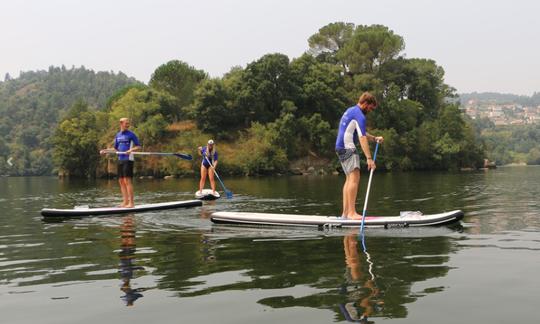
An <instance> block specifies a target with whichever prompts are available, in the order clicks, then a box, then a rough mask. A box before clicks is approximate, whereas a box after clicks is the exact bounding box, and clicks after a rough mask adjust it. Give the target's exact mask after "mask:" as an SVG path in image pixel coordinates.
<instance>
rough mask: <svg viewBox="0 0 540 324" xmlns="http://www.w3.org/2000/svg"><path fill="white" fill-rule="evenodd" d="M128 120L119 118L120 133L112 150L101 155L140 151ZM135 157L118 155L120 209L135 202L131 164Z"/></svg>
mask: <svg viewBox="0 0 540 324" xmlns="http://www.w3.org/2000/svg"><path fill="white" fill-rule="evenodd" d="M129 126H130V123H129V119H128V118H125V117H124V118H120V131H119V132H118V133H116V136H115V137H114V149H111V148H109V149H105V150H101V151H100V153H101V154H106V153H108V152H110V151H111V150H113V151H116V152H126V153H131V152H134V151H137V150H139V149H140V143H139V139H138V138H137V135H135V133H133V132H132V131H130V130H129ZM134 163H135V157H134V156H133V154H119V155H118V182H119V183H120V191H121V192H122V204H121V205H120V207H124V208H133V207H135V201H134V199H133V182H132V178H133V164H134Z"/></svg>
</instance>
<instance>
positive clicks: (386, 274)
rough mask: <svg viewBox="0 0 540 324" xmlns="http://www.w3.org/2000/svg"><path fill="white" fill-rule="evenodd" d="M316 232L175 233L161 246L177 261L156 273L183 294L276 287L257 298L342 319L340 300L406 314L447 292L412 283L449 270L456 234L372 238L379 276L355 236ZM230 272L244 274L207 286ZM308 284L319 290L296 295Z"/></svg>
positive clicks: (370, 311)
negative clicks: (263, 236)
mask: <svg viewBox="0 0 540 324" xmlns="http://www.w3.org/2000/svg"><path fill="white" fill-rule="evenodd" d="M203 237H204V236H203ZM318 238H319V239H306V240H266V241H264V240H253V239H252V238H231V239H226V240H215V239H203V240H201V236H196V235H193V236H191V235H188V236H182V237H176V240H177V242H174V244H171V245H170V246H167V247H166V246H162V247H161V248H162V250H161V251H160V252H161V253H164V254H170V256H169V258H170V259H173V260H175V262H176V264H174V263H171V262H158V263H157V264H156V263H154V265H155V266H156V268H157V269H156V272H155V273H156V274H159V275H162V276H163V277H162V279H161V280H160V284H159V286H160V289H168V290H175V291H177V292H178V296H180V297H192V296H204V295H208V294H211V293H215V292H219V291H231V290H250V289H262V290H264V289H271V290H273V291H272V292H271V293H269V294H271V295H269V297H268V298H263V299H261V300H259V301H258V303H260V304H263V305H266V306H269V307H272V308H287V307H296V306H302V307H312V308H319V309H331V310H333V311H334V312H335V314H336V319H340V320H344V319H345V316H344V315H343V313H342V310H341V309H340V305H343V307H348V312H349V316H350V317H351V318H360V317H361V316H362V315H364V314H366V315H368V316H370V317H371V318H373V317H394V318H404V317H406V316H407V308H406V306H405V305H406V304H409V303H412V302H414V301H415V300H416V299H418V298H420V297H422V296H424V295H426V294H431V293H436V292H438V291H440V290H441V288H440V287H436V288H427V289H426V290H423V291H420V292H414V291H411V287H412V286H413V284H415V283H417V282H425V281H426V280H428V279H432V278H437V277H443V276H446V275H447V273H448V271H449V267H448V266H447V265H445V263H446V262H447V261H448V259H449V254H450V253H452V250H453V249H454V248H453V244H452V241H451V240H452V239H451V238H449V237H445V236H435V237H412V238H411V237H396V236H389V237H378V236H372V237H369V236H368V237H367V239H366V243H367V246H368V247H369V253H370V256H371V260H372V262H373V266H372V272H373V273H374V274H376V276H377V277H376V280H373V279H372V278H371V275H370V272H369V271H370V269H369V263H368V262H367V261H368V260H366V255H365V254H364V253H363V252H362V250H361V245H360V244H358V242H355V240H356V239H357V238H356V237H355V236H354V235H353V236H352V237H346V238H343V236H341V237H339V236H338V237H323V238H322V239H320V238H321V237H318ZM178 240H182V242H179V241H178ZM170 243H172V242H170ZM344 243H345V244H346V246H348V249H347V250H345V251H349V252H346V253H345V255H344V252H342V251H344V250H343V249H344ZM355 245H356V247H354V246H355ZM163 248H166V249H167V250H166V251H165V250H163ZM354 249H355V250H356V251H357V252H358V253H357V254H356V255H354V254H353V253H350V252H351V251H352V250H354ZM214 258H215V259H214ZM347 258H348V260H347ZM170 259H169V260H170ZM344 265H345V267H344ZM344 270H345V271H346V272H347V279H346V280H344V278H343V273H344ZM225 272H231V273H232V272H236V273H240V274H241V276H242V280H237V279H230V280H231V281H227V277H220V278H221V279H220V280H219V281H215V280H213V281H212V284H209V282H207V281H206V279H205V278H210V277H212V275H214V274H215V275H218V274H221V273H225ZM213 278H216V277H215V276H214V277H213ZM303 287H309V289H308V290H312V289H316V291H315V292H310V293H308V294H307V295H302V294H301V295H299V296H298V295H297V294H298V293H297V292H298V291H299V290H298V289H300V290H304V289H303ZM276 291H277V294H279V295H278V296H276V295H275V294H276ZM383 300H384V303H383V302H382V301H383ZM383 306H384V307H383ZM353 309H354V310H356V312H357V314H356V315H354V314H353Z"/></svg>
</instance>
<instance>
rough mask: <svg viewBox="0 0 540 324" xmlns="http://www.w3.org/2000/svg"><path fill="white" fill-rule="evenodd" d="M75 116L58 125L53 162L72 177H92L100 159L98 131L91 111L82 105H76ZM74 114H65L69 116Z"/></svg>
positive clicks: (85, 105) (54, 140)
mask: <svg viewBox="0 0 540 324" xmlns="http://www.w3.org/2000/svg"><path fill="white" fill-rule="evenodd" d="M71 111H72V112H77V113H76V115H77V116H75V117H71V118H67V119H64V120H63V121H61V122H60V124H59V126H58V128H57V129H56V133H55V135H54V139H53V142H54V145H55V150H54V160H55V163H56V165H57V166H58V168H59V169H61V170H63V171H65V172H67V174H69V175H70V176H75V177H94V176H95V174H96V167H97V164H98V160H99V154H98V151H99V147H98V140H99V134H100V130H99V127H98V125H97V119H96V116H95V113H94V112H91V111H89V110H88V105H87V104H85V103H82V102H78V103H77V104H75V105H74V106H73V107H72V109H71ZM72 115H73V114H71V113H68V116H72Z"/></svg>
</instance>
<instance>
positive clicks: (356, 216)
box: [347, 213, 362, 220]
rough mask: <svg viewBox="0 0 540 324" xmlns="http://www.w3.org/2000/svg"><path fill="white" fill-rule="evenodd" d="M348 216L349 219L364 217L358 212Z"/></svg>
mask: <svg viewBox="0 0 540 324" xmlns="http://www.w3.org/2000/svg"><path fill="white" fill-rule="evenodd" d="M347 218H348V219H354V220H360V219H362V215H360V214H356V213H355V214H354V215H352V216H347Z"/></svg>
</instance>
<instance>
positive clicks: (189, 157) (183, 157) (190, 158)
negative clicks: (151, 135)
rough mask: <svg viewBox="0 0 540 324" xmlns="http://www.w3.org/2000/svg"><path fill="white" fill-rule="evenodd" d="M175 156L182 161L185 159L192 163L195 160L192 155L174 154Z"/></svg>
mask: <svg viewBox="0 0 540 324" xmlns="http://www.w3.org/2000/svg"><path fill="white" fill-rule="evenodd" d="M173 155H174V156H176V157H179V158H181V159H184V160H188V161H191V160H193V157H192V156H191V155H190V154H185V153H173Z"/></svg>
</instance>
